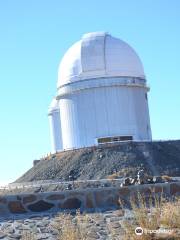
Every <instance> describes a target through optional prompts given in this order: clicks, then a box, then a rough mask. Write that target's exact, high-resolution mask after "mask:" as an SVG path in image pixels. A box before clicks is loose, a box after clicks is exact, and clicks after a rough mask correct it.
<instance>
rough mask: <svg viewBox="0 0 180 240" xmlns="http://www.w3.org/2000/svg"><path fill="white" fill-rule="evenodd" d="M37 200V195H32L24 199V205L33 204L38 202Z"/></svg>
mask: <svg viewBox="0 0 180 240" xmlns="http://www.w3.org/2000/svg"><path fill="white" fill-rule="evenodd" d="M36 199H37V197H36V195H34V194H31V195H28V196H25V197H23V203H24V204H27V203H31V202H34V201H36Z"/></svg>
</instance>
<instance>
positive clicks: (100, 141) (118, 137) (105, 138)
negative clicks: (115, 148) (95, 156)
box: [97, 136, 133, 144]
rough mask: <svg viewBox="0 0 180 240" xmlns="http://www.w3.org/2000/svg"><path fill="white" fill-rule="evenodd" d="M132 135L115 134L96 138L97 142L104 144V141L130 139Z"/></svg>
mask: <svg viewBox="0 0 180 240" xmlns="http://www.w3.org/2000/svg"><path fill="white" fill-rule="evenodd" d="M132 140H133V137H132V136H115V137H104V138H98V139H97V141H98V144H104V143H113V142H121V141H132Z"/></svg>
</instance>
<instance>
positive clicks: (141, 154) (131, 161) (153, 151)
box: [16, 140, 180, 182]
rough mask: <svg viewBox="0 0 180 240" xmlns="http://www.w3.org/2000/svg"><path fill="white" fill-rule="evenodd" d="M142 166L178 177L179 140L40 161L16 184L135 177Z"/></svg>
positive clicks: (87, 151)
mask: <svg viewBox="0 0 180 240" xmlns="http://www.w3.org/2000/svg"><path fill="white" fill-rule="evenodd" d="M140 166H143V167H144V169H145V171H146V172H147V173H148V174H151V175H157V174H159V175H170V176H180V140H174V141H160V142H151V143H150V142H123V143H118V144H113V145H109V146H108V145H106V146H103V147H97V148H95V147H94V148H85V149H79V150H74V151H67V152H62V153H58V154H54V155H51V156H50V157H47V158H45V159H41V161H40V162H39V163H37V164H36V165H35V166H34V167H32V168H31V169H30V170H28V171H27V172H26V173H25V174H24V175H23V176H22V177H20V178H19V179H17V180H16V182H28V181H36V180H47V179H57V180H69V173H70V171H71V170H73V171H74V177H75V179H100V178H106V177H107V176H108V175H111V174H112V173H114V172H115V171H118V172H119V173H120V176H122V177H124V176H134V175H135V174H136V173H137V169H138V167H140Z"/></svg>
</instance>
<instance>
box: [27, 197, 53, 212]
mask: <svg viewBox="0 0 180 240" xmlns="http://www.w3.org/2000/svg"><path fill="white" fill-rule="evenodd" d="M53 207H54V204H52V203H48V202H45V201H44V200H40V201H38V202H35V203H34V204H30V205H29V206H28V209H29V210H31V211H32V212H43V211H48V210H50V209H51V208H53Z"/></svg>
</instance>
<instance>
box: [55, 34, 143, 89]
mask: <svg viewBox="0 0 180 240" xmlns="http://www.w3.org/2000/svg"><path fill="white" fill-rule="evenodd" d="M102 77H138V78H142V79H145V74H144V69H143V65H142V63H141V60H140V58H139V57H138V55H137V53H136V52H135V51H134V50H133V48H131V47H130V46H129V45H128V44H127V43H126V42H124V41H122V40H120V39H118V38H115V37H112V36H111V35H109V34H108V33H106V32H94V33H89V34H85V35H83V37H82V39H81V40H80V41H78V42H76V43H75V44H74V45H72V46H71V47H70V48H69V50H68V51H67V52H66V53H65V55H64V57H63V59H62V61H61V63H60V66H59V70H58V84H57V87H58V88H59V87H61V86H63V85H65V84H68V83H72V82H76V81H81V80H87V79H92V78H102Z"/></svg>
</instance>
